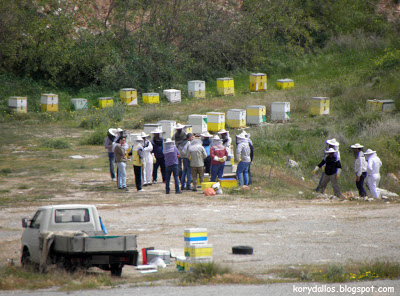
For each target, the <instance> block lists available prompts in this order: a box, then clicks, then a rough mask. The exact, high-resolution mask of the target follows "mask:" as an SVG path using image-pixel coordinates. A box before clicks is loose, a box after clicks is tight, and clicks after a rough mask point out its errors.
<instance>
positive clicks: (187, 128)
mask: <svg viewBox="0 0 400 296" xmlns="http://www.w3.org/2000/svg"><path fill="white" fill-rule="evenodd" d="M183 130H184V131H185V133H187V134H188V133H191V134H193V126H191V125H190V124H186V125H185V127H184V128H183Z"/></svg>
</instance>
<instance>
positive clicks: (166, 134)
mask: <svg viewBox="0 0 400 296" xmlns="http://www.w3.org/2000/svg"><path fill="white" fill-rule="evenodd" d="M157 123H158V124H161V126H162V130H163V138H164V140H165V139H167V138H170V139H172V136H173V135H174V133H175V129H174V128H175V126H176V121H173V120H160V121H158V122H157Z"/></svg>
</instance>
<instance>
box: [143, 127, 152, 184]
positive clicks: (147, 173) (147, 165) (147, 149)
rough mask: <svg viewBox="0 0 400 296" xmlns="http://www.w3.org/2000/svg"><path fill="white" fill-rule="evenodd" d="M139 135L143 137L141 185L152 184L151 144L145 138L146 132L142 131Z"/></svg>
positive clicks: (146, 136)
mask: <svg viewBox="0 0 400 296" xmlns="http://www.w3.org/2000/svg"><path fill="white" fill-rule="evenodd" d="M140 137H141V138H142V139H143V186H147V185H153V183H152V182H151V178H152V177H153V155H152V153H153V145H152V144H151V142H150V141H149V140H148V139H147V138H148V137H149V135H148V134H146V133H145V132H142V133H141V134H140Z"/></svg>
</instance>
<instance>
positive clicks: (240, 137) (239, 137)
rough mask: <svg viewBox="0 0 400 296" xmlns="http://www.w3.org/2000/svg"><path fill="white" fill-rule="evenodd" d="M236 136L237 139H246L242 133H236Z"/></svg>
mask: <svg viewBox="0 0 400 296" xmlns="http://www.w3.org/2000/svg"><path fill="white" fill-rule="evenodd" d="M236 138H238V139H243V140H247V138H246V136H245V135H243V134H239V135H236Z"/></svg>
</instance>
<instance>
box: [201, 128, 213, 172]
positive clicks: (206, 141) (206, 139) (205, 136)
mask: <svg viewBox="0 0 400 296" xmlns="http://www.w3.org/2000/svg"><path fill="white" fill-rule="evenodd" d="M200 136H201V138H202V140H201V141H202V142H203V147H204V149H205V150H206V153H207V157H206V159H204V166H205V170H204V173H206V174H209V175H211V156H210V149H211V145H212V140H211V139H212V135H211V134H210V133H209V132H208V131H206V132H204V133H202V134H201V135H200Z"/></svg>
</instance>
